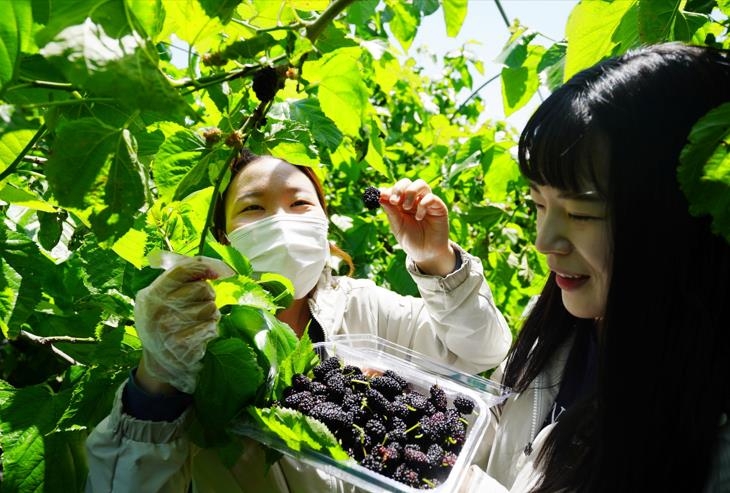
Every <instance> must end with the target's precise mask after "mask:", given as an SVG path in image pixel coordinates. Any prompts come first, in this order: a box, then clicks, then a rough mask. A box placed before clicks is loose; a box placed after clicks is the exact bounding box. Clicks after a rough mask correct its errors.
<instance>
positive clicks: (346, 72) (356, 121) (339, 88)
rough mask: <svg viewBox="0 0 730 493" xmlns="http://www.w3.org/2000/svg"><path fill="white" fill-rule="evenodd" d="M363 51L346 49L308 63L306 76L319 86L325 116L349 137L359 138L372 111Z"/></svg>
mask: <svg viewBox="0 0 730 493" xmlns="http://www.w3.org/2000/svg"><path fill="white" fill-rule="evenodd" d="M360 53H361V51H360V49H359V48H358V49H355V48H345V49H342V50H337V51H336V52H332V53H328V54H327V55H325V56H323V57H322V59H321V60H318V61H316V62H307V63H305V68H304V72H305V74H306V75H307V77H308V78H309V79H310V80H311V81H312V82H318V86H319V89H318V94H319V104H320V106H321V108H322V111H323V112H324V114H325V115H326V116H327V117H328V118H329V119H330V120H332V121H333V122H335V124H336V125H337V128H339V129H340V130H341V131H343V132H344V133H346V134H347V135H352V136H355V135H358V134H359V132H360V127H361V126H362V122H363V118H364V115H365V113H366V111H367V109H368V108H369V101H368V91H367V88H366V86H365V84H364V83H363V80H362V75H361V70H360V67H359V63H358V58H359V56H360Z"/></svg>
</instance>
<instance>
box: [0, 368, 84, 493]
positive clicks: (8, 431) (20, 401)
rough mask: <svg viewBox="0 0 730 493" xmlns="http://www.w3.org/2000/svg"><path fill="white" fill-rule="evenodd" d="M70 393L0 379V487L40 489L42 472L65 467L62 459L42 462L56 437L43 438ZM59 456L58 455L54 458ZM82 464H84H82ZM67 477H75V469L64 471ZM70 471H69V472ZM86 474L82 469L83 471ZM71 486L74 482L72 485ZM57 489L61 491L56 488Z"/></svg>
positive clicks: (42, 479)
mask: <svg viewBox="0 0 730 493" xmlns="http://www.w3.org/2000/svg"><path fill="white" fill-rule="evenodd" d="M69 395H70V394H69V393H68V392H66V393H61V394H53V393H52V392H51V390H50V388H49V387H48V386H46V385H34V386H29V387H23V388H21V389H15V388H13V387H12V386H11V385H10V384H8V383H6V382H4V381H0V447H2V449H3V482H2V486H3V490H4V491H40V490H43V488H42V485H43V482H44V475H46V476H47V475H49V474H51V471H53V469H54V468H55V470H56V472H55V474H57V475H58V474H61V471H59V469H62V468H65V467H67V466H68V463H66V462H65V459H61V460H60V461H59V463H54V461H48V462H46V461H45V454H46V453H47V452H48V451H51V450H53V449H55V450H56V451H57V450H59V449H56V448H55V445H59V444H57V443H49V442H55V440H56V439H50V440H49V439H48V437H45V435H46V434H47V433H49V432H50V431H51V430H52V429H53V427H54V425H55V423H56V421H57V420H58V418H59V417H60V415H61V413H62V412H63V409H64V408H65V407H66V403H67V402H68V397H69ZM56 458H58V457H56ZM82 465H83V464H82ZM63 473H65V474H66V475H68V477H67V480H68V481H70V480H72V478H74V477H77V475H76V472H71V471H63ZM69 473H70V474H69ZM82 473H84V474H85V471H84V470H82ZM71 486H73V485H71ZM59 491H60V490H59Z"/></svg>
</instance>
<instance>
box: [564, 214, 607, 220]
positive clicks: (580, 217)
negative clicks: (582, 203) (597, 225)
mask: <svg viewBox="0 0 730 493" xmlns="http://www.w3.org/2000/svg"><path fill="white" fill-rule="evenodd" d="M568 217H569V218H571V219H573V220H574V221H600V220H601V219H602V218H600V217H596V216H586V215H583V214H568Z"/></svg>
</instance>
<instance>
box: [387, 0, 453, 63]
mask: <svg viewBox="0 0 730 493" xmlns="http://www.w3.org/2000/svg"><path fill="white" fill-rule="evenodd" d="M385 3H386V4H387V5H388V7H389V8H390V9H392V11H393V16H392V17H391V19H390V30H391V31H392V33H393V36H395V39H397V40H398V41H399V42H400V44H401V46H403V49H404V50H405V51H408V48H410V46H411V43H412V42H413V39H414V38H415V37H416V31H417V30H418V24H419V18H418V17H417V16H416V14H415V13H414V12H413V7H412V6H411V5H408V4H406V3H405V2H401V1H399V0H386V2H385ZM452 22H453V21H452Z"/></svg>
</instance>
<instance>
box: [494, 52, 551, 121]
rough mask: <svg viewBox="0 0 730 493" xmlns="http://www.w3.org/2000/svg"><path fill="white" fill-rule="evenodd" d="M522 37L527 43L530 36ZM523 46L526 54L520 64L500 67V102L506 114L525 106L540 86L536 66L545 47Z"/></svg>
mask: <svg viewBox="0 0 730 493" xmlns="http://www.w3.org/2000/svg"><path fill="white" fill-rule="evenodd" d="M524 39H525V41H526V42H528V43H529V39H530V38H524ZM525 48H526V50H525V51H526V55H525V58H524V60H523V62H522V64H521V66H519V67H513V66H507V67H505V68H503V69H502V104H503V105H504V114H505V115H506V116H509V115H511V114H512V113H514V112H515V111H517V110H518V109H520V108H522V107H523V106H525V105H526V104H527V103H528V102H529V101H530V100H531V99H532V97H533V96H534V95H535V92H536V91H537V89H538V87H539V86H540V79H539V77H538V71H537V67H538V65H539V63H540V61H541V60H542V56H543V55H544V54H545V48H543V47H542V46H532V45H527V46H526V47H525Z"/></svg>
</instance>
